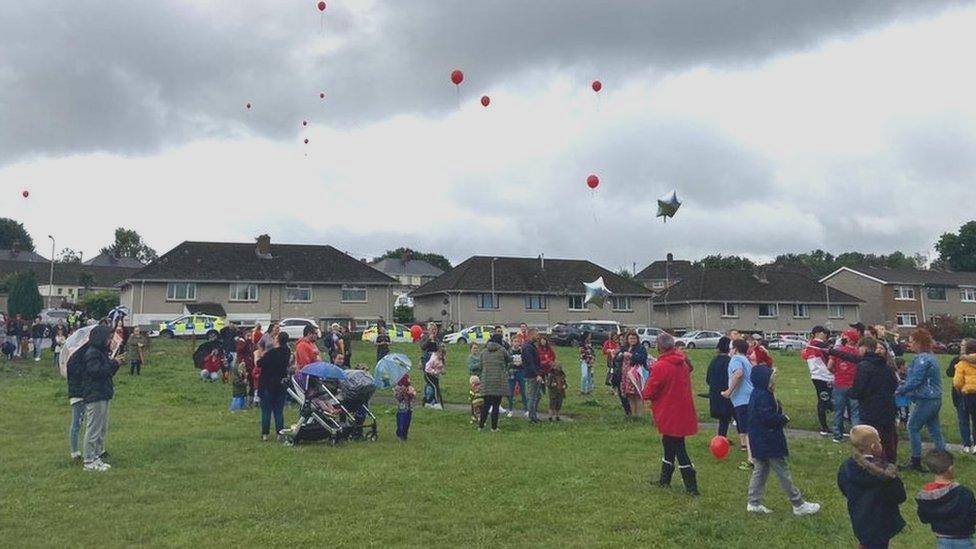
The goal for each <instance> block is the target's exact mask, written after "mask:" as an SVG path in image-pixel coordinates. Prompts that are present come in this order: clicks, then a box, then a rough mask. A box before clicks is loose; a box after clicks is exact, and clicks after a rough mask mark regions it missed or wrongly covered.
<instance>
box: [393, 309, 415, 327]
mask: <svg viewBox="0 0 976 549" xmlns="http://www.w3.org/2000/svg"><path fill="white" fill-rule="evenodd" d="M393 322H399V323H400V324H409V323H411V322H413V307H407V306H406V305H399V306H397V307H396V308H395V309H393Z"/></svg>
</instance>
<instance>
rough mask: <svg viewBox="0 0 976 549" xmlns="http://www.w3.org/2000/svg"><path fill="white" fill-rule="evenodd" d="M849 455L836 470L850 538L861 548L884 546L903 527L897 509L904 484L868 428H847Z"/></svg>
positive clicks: (877, 439)
mask: <svg viewBox="0 0 976 549" xmlns="http://www.w3.org/2000/svg"><path fill="white" fill-rule="evenodd" d="M851 446H853V455H852V456H851V457H850V458H849V459H848V460H847V461H845V462H844V463H843V464H841V466H840V470H838V471H837V486H838V487H839V488H840V491H841V493H842V494H844V497H846V498H847V513H848V514H849V515H850V517H851V527H852V528H853V529H854V536H855V537H857V539H858V541H859V542H860V543H861V547H865V548H884V547H888V542H889V541H891V538H893V537H895V535H896V534H898V533H899V532H901V531H902V529H903V528H904V527H905V519H903V518H902V517H901V513H900V512H899V510H898V506H899V505H901V503H902V502H904V501H905V485H904V484H902V482H901V479H900V478H898V468H897V467H895V466H894V465H892V464H891V463H888V462H887V461H885V459H884V458H883V457H882V455H883V453H884V449H883V448H882V447H881V437H880V436H878V430H877V429H875V428H874V427H871V426H870V425H857V426H855V427H854V428H852V429H851Z"/></svg>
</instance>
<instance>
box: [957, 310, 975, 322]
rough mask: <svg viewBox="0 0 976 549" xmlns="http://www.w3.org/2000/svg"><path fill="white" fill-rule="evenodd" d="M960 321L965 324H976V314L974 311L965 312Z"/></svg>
mask: <svg viewBox="0 0 976 549" xmlns="http://www.w3.org/2000/svg"><path fill="white" fill-rule="evenodd" d="M959 321H960V322H962V323H963V324H976V314H974V313H963V314H962V315H960V316H959Z"/></svg>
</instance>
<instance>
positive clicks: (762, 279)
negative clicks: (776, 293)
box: [752, 267, 769, 284]
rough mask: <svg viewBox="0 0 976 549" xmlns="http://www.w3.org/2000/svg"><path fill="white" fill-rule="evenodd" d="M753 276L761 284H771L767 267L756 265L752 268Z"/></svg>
mask: <svg viewBox="0 0 976 549" xmlns="http://www.w3.org/2000/svg"><path fill="white" fill-rule="evenodd" d="M752 276H753V278H755V279H756V280H758V281H759V283H760V284H769V278H768V277H767V276H766V267H756V268H754V269H753V270H752Z"/></svg>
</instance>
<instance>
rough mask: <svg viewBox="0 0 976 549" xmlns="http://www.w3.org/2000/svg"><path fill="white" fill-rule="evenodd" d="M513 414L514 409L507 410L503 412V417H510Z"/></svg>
mask: <svg viewBox="0 0 976 549" xmlns="http://www.w3.org/2000/svg"><path fill="white" fill-rule="evenodd" d="M514 414H515V411H514V410H509V411H508V413H507V414H505V417H512V416H513V415H514Z"/></svg>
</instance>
